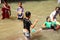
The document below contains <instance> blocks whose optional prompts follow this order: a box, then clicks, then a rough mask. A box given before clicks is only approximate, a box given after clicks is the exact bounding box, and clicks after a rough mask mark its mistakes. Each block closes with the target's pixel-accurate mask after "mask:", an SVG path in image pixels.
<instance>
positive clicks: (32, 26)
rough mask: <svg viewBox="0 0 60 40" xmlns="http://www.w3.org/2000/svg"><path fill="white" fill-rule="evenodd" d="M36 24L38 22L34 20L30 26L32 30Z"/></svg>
mask: <svg viewBox="0 0 60 40" xmlns="http://www.w3.org/2000/svg"><path fill="white" fill-rule="evenodd" d="M37 22H38V20H37V19H36V20H35V21H34V23H33V24H32V25H31V28H34V27H35V25H36V23H37Z"/></svg>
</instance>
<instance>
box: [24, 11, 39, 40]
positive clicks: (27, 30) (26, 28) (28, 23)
mask: <svg viewBox="0 0 60 40" xmlns="http://www.w3.org/2000/svg"><path fill="white" fill-rule="evenodd" d="M25 16H26V18H24V19H23V25H24V27H23V32H24V35H25V39H26V40H30V27H32V29H33V28H34V26H35V24H36V23H37V21H38V20H35V21H34V23H33V25H32V23H31V21H30V20H29V19H30V17H31V13H30V12H29V11H27V12H26V13H25Z"/></svg>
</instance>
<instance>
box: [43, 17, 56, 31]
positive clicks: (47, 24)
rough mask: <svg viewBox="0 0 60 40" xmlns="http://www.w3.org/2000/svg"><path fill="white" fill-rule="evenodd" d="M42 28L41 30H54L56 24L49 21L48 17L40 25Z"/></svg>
mask: <svg viewBox="0 0 60 40" xmlns="http://www.w3.org/2000/svg"><path fill="white" fill-rule="evenodd" d="M42 26H43V27H42V28H43V29H54V30H55V27H56V22H52V21H51V20H50V17H49V16H48V17H47V18H46V22H45V23H44V24H43V25H42Z"/></svg>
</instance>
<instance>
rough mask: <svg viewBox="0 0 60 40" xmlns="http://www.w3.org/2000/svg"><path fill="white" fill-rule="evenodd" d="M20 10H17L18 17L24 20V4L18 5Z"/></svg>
mask: <svg viewBox="0 0 60 40" xmlns="http://www.w3.org/2000/svg"><path fill="white" fill-rule="evenodd" d="M18 6H19V7H18V8H17V13H18V14H17V15H18V17H17V18H18V20H22V19H23V18H24V8H23V6H22V2H19V3H18Z"/></svg>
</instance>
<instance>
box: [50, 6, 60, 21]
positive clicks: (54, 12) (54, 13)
mask: <svg viewBox="0 0 60 40" xmlns="http://www.w3.org/2000/svg"><path fill="white" fill-rule="evenodd" d="M58 14H59V16H60V7H56V8H55V10H54V11H53V12H52V13H51V14H50V19H51V21H53V19H54V21H56V16H57V15H58Z"/></svg>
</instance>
